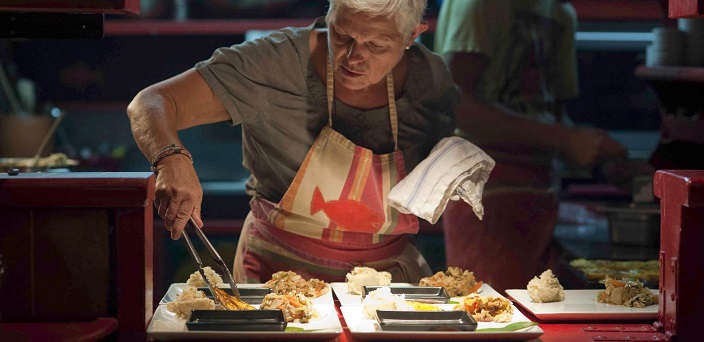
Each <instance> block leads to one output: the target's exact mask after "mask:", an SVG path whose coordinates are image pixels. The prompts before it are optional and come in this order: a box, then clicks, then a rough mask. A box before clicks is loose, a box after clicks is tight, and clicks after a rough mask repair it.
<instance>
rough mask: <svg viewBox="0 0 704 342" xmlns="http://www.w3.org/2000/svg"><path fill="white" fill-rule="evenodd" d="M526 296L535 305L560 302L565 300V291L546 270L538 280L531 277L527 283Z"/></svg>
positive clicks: (550, 272)
mask: <svg viewBox="0 0 704 342" xmlns="http://www.w3.org/2000/svg"><path fill="white" fill-rule="evenodd" d="M528 295H529V296H530V299H531V300H533V301H534V302H536V303H550V302H561V301H563V300H565V291H564V289H563V288H562V285H560V281H559V280H558V279H557V277H556V276H555V275H554V274H553V273H552V270H549V269H548V270H547V271H545V272H543V273H542V274H541V275H540V278H538V277H533V279H531V281H529V282H528Z"/></svg>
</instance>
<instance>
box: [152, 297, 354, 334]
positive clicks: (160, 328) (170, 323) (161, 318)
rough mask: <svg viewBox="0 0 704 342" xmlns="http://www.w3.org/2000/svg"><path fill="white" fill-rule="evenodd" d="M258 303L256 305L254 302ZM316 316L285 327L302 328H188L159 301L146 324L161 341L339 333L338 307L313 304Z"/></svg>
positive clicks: (184, 322)
mask: <svg viewBox="0 0 704 342" xmlns="http://www.w3.org/2000/svg"><path fill="white" fill-rule="evenodd" d="M255 307H257V306H255ZM313 307H314V308H315V309H316V310H317V311H318V315H319V316H318V317H317V318H314V319H312V320H311V321H310V322H309V323H288V325H287V327H298V328H302V329H305V330H304V331H189V330H188V329H187V328H186V320H185V319H181V318H178V317H176V314H174V313H173V312H171V311H169V310H167V309H166V305H159V307H157V309H156V311H155V312H154V316H153V317H152V320H151V322H149V326H147V336H149V337H150V338H152V339H156V340H161V341H176V340H213V339H217V340H276V341H288V340H302V341H312V340H330V339H334V338H336V337H338V336H339V335H340V334H341V333H342V326H341V325H340V320H339V319H338V317H337V311H336V310H335V306H334V305H332V304H314V305H313Z"/></svg>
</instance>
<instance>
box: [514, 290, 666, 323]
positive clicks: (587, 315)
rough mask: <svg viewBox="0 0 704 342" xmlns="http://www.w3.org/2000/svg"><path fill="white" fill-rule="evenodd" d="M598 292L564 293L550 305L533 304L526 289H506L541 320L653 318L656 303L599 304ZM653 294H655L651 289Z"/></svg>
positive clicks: (656, 307)
mask: <svg viewBox="0 0 704 342" xmlns="http://www.w3.org/2000/svg"><path fill="white" fill-rule="evenodd" d="M600 291H601V290H565V300H564V301H561V302H554V303H534V302H533V301H532V300H531V299H530V296H529V295H528V290H519V289H510V290H506V293H507V294H508V295H509V296H511V297H512V298H513V299H514V300H515V301H516V303H518V304H519V305H520V306H522V307H524V308H525V309H526V310H528V311H529V312H530V313H531V314H533V315H534V316H535V317H537V318H538V319H540V320H543V321H597V320H610V321H618V320H649V319H653V320H654V319H657V316H658V308H659V306H658V305H657V304H655V305H650V306H646V307H644V308H629V307H625V306H620V305H610V304H604V303H599V302H597V301H596V296H597V294H598V293H599V292H600ZM651 291H652V292H653V294H656V295H657V291H655V290H651Z"/></svg>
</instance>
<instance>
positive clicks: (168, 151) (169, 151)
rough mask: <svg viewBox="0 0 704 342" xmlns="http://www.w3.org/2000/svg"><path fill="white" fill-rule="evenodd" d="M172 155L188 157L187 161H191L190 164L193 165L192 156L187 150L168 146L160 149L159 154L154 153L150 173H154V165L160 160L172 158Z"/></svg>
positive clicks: (176, 146) (181, 147)
mask: <svg viewBox="0 0 704 342" xmlns="http://www.w3.org/2000/svg"><path fill="white" fill-rule="evenodd" d="M174 154H181V155H184V156H186V157H188V159H190V160H191V164H193V156H191V152H188V150H187V149H186V148H185V147H183V146H178V145H176V144H171V145H169V146H166V147H164V148H162V149H161V150H160V151H159V152H157V153H156V156H154V158H152V171H153V172H156V165H157V164H158V163H159V162H160V161H161V160H162V159H164V158H166V157H168V156H173V155H174Z"/></svg>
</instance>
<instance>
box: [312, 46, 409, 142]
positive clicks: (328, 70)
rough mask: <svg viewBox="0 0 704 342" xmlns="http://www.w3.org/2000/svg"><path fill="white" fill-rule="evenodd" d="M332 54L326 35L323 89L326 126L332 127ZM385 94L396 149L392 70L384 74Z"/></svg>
mask: <svg viewBox="0 0 704 342" xmlns="http://www.w3.org/2000/svg"><path fill="white" fill-rule="evenodd" d="M332 56H333V54H332V47H331V45H330V36H329V35H328V58H327V60H328V62H327V65H326V66H325V85H326V87H325V90H326V93H327V98H328V127H332V111H333V101H335V82H334V75H333V70H332ZM386 96H387V98H388V100H389V119H390V121H391V134H392V136H393V139H394V150H395V151H398V114H397V111H396V99H395V90H394V75H393V74H392V72H389V73H388V74H386Z"/></svg>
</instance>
